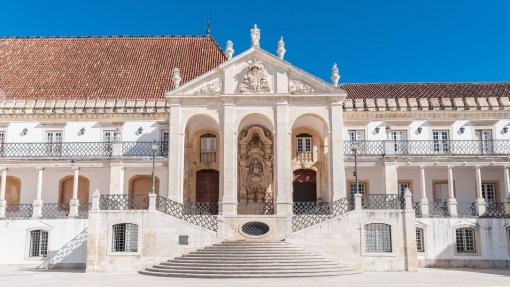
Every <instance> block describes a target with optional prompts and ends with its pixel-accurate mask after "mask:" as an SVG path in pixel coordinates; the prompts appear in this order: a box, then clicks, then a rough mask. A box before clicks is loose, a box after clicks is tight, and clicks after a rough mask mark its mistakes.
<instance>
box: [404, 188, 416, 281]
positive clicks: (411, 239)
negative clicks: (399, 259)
mask: <svg viewBox="0 0 510 287" xmlns="http://www.w3.org/2000/svg"><path fill="white" fill-rule="evenodd" d="M403 223H404V224H403V233H404V252H405V257H406V260H405V263H406V271H416V270H418V258H417V255H416V253H417V250H416V218H415V213H414V209H413V195H412V194H411V191H410V190H409V188H407V189H406V191H405V211H404V212H403Z"/></svg>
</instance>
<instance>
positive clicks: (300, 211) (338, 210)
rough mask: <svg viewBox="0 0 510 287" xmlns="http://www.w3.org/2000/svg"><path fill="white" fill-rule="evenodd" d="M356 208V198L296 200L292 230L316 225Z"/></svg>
mask: <svg viewBox="0 0 510 287" xmlns="http://www.w3.org/2000/svg"><path fill="white" fill-rule="evenodd" d="M352 209H354V198H351V199H347V198H341V199H339V200H335V201H333V202H320V203H318V202H294V204H293V209H292V210H293V212H294V215H293V216H292V231H294V232H296V231H298V230H301V229H304V228H307V227H310V226H313V225H316V224H318V223H321V222H324V221H326V220H328V219H330V218H333V217H336V216H339V215H342V214H344V213H346V212H348V211H350V210H352Z"/></svg>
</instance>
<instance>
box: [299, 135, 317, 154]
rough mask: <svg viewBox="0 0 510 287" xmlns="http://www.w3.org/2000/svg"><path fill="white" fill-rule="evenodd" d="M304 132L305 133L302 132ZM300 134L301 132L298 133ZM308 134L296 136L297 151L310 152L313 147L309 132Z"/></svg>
mask: <svg viewBox="0 0 510 287" xmlns="http://www.w3.org/2000/svg"><path fill="white" fill-rule="evenodd" d="M302 134H305V133H302ZM300 135H301V134H300ZM307 135H308V136H299V135H298V136H296V151H297V152H311V151H312V149H313V137H312V136H311V135H310V134H307Z"/></svg>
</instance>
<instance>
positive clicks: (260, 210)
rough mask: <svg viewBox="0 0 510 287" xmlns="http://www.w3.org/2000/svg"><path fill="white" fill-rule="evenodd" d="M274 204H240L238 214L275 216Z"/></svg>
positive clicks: (270, 202)
mask: <svg viewBox="0 0 510 287" xmlns="http://www.w3.org/2000/svg"><path fill="white" fill-rule="evenodd" d="M274 209H275V208H274V202H272V201H269V202H239V203H238V204H237V214H241V215H248V214H250V215H273V214H274Z"/></svg>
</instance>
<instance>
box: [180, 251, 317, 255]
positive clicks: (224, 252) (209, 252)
mask: <svg viewBox="0 0 510 287" xmlns="http://www.w3.org/2000/svg"><path fill="white" fill-rule="evenodd" d="M190 254H218V255H221V254H246V255H251V254H274V255H280V254H282V255H285V254H289V255H291V254H292V255H304V256H306V255H309V254H311V253H310V252H308V251H306V250H300V251H297V250H287V251H285V250H278V251H272V250H246V251H239V250H198V251H193V252H191V253H190Z"/></svg>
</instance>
